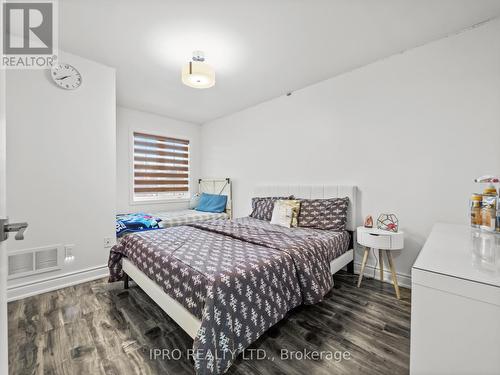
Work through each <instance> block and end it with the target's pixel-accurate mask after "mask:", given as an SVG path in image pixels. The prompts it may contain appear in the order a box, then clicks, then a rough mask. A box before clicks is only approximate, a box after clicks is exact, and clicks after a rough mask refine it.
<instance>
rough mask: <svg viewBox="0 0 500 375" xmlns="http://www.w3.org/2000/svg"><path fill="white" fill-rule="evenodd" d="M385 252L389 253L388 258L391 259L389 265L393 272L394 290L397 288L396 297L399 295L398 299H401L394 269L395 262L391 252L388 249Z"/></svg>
mask: <svg viewBox="0 0 500 375" xmlns="http://www.w3.org/2000/svg"><path fill="white" fill-rule="evenodd" d="M385 253H386V254H387V260H388V261H389V267H390V269H391V274H392V283H393V284H394V290H396V297H398V299H401V296H400V294H399V285H398V279H397V278H396V270H395V269H394V263H393V262H392V255H391V252H390V251H386V252H385Z"/></svg>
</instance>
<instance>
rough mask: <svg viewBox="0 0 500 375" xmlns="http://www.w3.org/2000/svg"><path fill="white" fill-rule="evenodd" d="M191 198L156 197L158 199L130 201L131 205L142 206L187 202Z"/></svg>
mask: <svg viewBox="0 0 500 375" xmlns="http://www.w3.org/2000/svg"><path fill="white" fill-rule="evenodd" d="M190 201H191V199H189V198H179V199H158V200H143V201H134V200H133V201H130V205H131V206H142V205H151V204H168V203H188V202H190Z"/></svg>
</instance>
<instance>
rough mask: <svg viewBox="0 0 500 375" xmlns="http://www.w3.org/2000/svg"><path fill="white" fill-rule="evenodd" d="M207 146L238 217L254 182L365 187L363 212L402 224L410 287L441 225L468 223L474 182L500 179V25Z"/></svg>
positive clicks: (238, 122) (272, 106)
mask: <svg viewBox="0 0 500 375" xmlns="http://www.w3.org/2000/svg"><path fill="white" fill-rule="evenodd" d="M202 139H203V150H202V156H201V159H202V173H203V175H205V176H207V177H210V176H217V175H218V176H221V175H222V176H230V177H231V178H232V179H233V183H234V184H233V197H234V198H233V199H234V209H235V215H236V216H242V215H247V214H248V213H249V210H250V197H251V196H252V192H253V189H254V186H255V185H256V184H262V183H284V184H286V183H309V184H314V183H345V184H356V185H358V186H359V189H360V198H361V201H360V209H361V214H362V215H367V214H372V215H373V216H374V217H375V218H376V217H377V215H378V214H379V213H381V212H394V213H396V214H397V215H398V217H399V219H400V224H401V229H402V230H404V231H405V232H406V244H405V245H406V246H405V249H404V250H403V251H402V252H397V253H395V254H394V255H395V257H396V265H397V269H398V271H399V273H400V274H401V279H402V281H403V282H404V283H405V284H408V281H409V279H408V277H405V276H408V275H409V274H410V268H411V265H412V264H413V262H414V260H415V258H416V256H417V254H418V252H419V251H420V249H421V248H422V246H423V244H424V241H425V239H426V237H427V235H428V234H429V232H430V229H431V227H432V225H433V223H435V222H437V221H446V222H454V223H460V222H466V220H467V214H468V212H467V201H468V199H469V196H470V193H472V192H473V191H477V190H480V187H478V186H474V184H473V183H472V182H471V181H472V179H473V178H474V177H476V176H478V175H482V174H487V173H497V174H498V173H500V147H499V142H500V21H498V20H496V21H494V22H490V23H488V24H486V25H483V26H481V27H478V28H475V29H472V30H469V31H467V32H463V33H461V34H458V35H454V36H451V37H448V38H446V39H442V40H439V41H436V42H433V43H431V44H427V45H425V46H422V47H419V48H416V49H413V50H410V51H407V52H405V53H403V54H399V55H395V56H392V57H390V58H387V59H385V60H382V61H379V62H376V63H374V64H371V65H368V66H365V67H362V68H360V69H356V70H354V71H352V72H350V73H347V74H344V75H341V76H337V77H334V78H332V79H330V80H327V81H323V82H321V83H319V84H316V85H313V86H310V87H307V88H305V89H303V90H299V91H297V92H294V93H293V95H292V96H290V97H280V98H277V99H274V100H271V101H268V102H266V103H263V104H260V105H258V106H256V107H253V108H249V109H247V110H244V111H241V112H239V113H236V114H233V115H230V116H227V117H224V118H221V119H218V120H214V121H212V122H209V123H207V124H204V125H203V126H202ZM357 259H358V260H359V259H360V257H359V254H358V256H357ZM370 261H371V264H373V263H374V262H373V258H372V259H370ZM450 261H452V259H450Z"/></svg>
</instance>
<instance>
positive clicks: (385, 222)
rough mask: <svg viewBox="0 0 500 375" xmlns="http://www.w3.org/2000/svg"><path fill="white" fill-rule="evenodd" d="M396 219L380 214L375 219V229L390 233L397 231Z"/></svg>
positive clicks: (393, 216)
mask: <svg viewBox="0 0 500 375" xmlns="http://www.w3.org/2000/svg"><path fill="white" fill-rule="evenodd" d="M398 225H399V222H398V218H397V217H396V215H394V214H380V215H379V217H378V219H377V228H378V229H381V230H388V231H390V232H397V231H398Z"/></svg>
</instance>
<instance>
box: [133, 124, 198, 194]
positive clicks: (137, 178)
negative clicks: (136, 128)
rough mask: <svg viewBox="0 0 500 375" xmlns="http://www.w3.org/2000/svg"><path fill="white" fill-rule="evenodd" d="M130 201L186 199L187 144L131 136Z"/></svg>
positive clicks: (187, 187) (157, 137)
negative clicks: (132, 195) (132, 170)
mask: <svg viewBox="0 0 500 375" xmlns="http://www.w3.org/2000/svg"><path fill="white" fill-rule="evenodd" d="M133 189H134V201H149V200H153V201H154V200H164V199H182V198H189V141H188V140H184V139H177V138H168V137H161V136H157V135H151V134H144V133H137V132H134V183H133Z"/></svg>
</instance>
